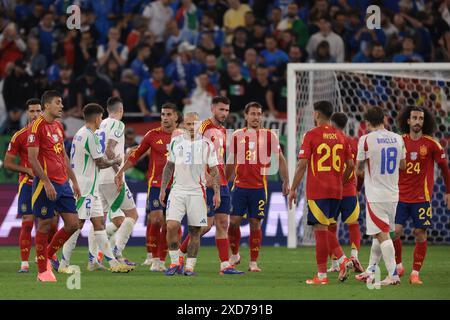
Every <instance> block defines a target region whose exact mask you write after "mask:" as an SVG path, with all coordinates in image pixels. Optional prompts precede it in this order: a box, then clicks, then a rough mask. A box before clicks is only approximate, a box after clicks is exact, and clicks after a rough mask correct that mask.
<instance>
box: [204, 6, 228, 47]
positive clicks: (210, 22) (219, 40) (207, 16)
mask: <svg viewBox="0 0 450 320" xmlns="http://www.w3.org/2000/svg"><path fill="white" fill-rule="evenodd" d="M214 18H215V16H214V14H213V13H211V12H205V13H204V14H203V16H202V19H201V25H200V34H202V33H205V32H212V33H213V38H214V43H215V44H216V46H218V47H220V46H222V44H223V42H224V41H225V34H224V33H223V31H222V29H220V28H219V26H218V25H217V24H216V21H215V20H214Z"/></svg>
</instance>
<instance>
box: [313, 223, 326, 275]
mask: <svg viewBox="0 0 450 320" xmlns="http://www.w3.org/2000/svg"><path fill="white" fill-rule="evenodd" d="M328 234H329V232H328V230H314V235H315V237H316V262H317V271H318V272H319V273H327V262H328V238H329V236H328Z"/></svg>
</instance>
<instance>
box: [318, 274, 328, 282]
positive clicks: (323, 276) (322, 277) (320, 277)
mask: <svg viewBox="0 0 450 320" xmlns="http://www.w3.org/2000/svg"><path fill="white" fill-rule="evenodd" d="M317 277H318V278H319V279H321V280H322V279H324V278H327V274H326V273H321V272H318V273H317Z"/></svg>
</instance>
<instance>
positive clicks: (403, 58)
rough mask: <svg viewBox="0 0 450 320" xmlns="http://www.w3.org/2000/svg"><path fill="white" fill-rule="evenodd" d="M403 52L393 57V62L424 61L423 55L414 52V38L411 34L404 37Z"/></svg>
mask: <svg viewBox="0 0 450 320" xmlns="http://www.w3.org/2000/svg"><path fill="white" fill-rule="evenodd" d="M402 48H403V50H402V52H401V53H399V54H396V55H395V56H394V58H392V62H423V57H422V56H421V55H420V54H418V53H415V52H414V39H413V38H412V37H411V36H406V37H404V38H403V42H402Z"/></svg>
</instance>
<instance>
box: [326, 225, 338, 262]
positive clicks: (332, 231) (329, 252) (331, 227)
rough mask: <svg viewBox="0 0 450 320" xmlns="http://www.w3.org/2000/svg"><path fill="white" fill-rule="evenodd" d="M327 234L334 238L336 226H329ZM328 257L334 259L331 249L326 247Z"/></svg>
mask: <svg viewBox="0 0 450 320" xmlns="http://www.w3.org/2000/svg"><path fill="white" fill-rule="evenodd" d="M328 232H330V233H332V234H334V236H335V237H336V233H337V225H336V224H335V223H333V224H330V225H329V226H328ZM328 256H329V257H330V258H333V257H334V254H333V250H332V249H331V246H328Z"/></svg>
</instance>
